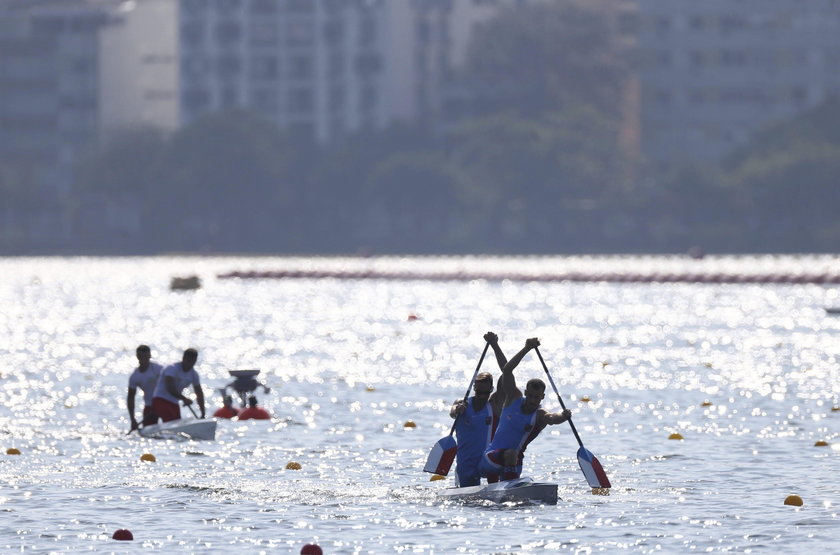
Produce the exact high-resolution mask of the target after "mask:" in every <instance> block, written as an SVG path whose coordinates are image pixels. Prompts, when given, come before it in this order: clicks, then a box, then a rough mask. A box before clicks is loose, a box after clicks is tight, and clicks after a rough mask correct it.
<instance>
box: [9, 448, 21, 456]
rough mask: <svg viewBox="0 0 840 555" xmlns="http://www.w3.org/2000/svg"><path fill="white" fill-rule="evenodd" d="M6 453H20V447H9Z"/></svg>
mask: <svg viewBox="0 0 840 555" xmlns="http://www.w3.org/2000/svg"><path fill="white" fill-rule="evenodd" d="M6 454H7V455H20V449H18V448H17V447H9V448H8V449H6Z"/></svg>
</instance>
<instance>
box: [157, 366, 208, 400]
mask: <svg viewBox="0 0 840 555" xmlns="http://www.w3.org/2000/svg"><path fill="white" fill-rule="evenodd" d="M167 377H170V378H173V379H174V380H175V391H177V392H178V393H181V392H182V391H183V390H184V388H185V387H187V386H188V385H190V384H192V385H193V386H198V385H201V384H200V382H199V381H198V372H196V371H195V368H190V369H189V370H188V371H186V372H184V365H183V364H182V363H180V362H176V363H175V364H171V365H169V366H167V367H166V368H164V369H163V372H161V373H160V379H159V380H158V382H157V387H155V395H154V396H155V397H160V398H161V399H166V400H167V401H169V402H170V403H175V404H176V405H177V404H178V401H179V399H178V398H177V397H174V396H172V395H171V394H170V393H169V392H168V391H167V390H166V378H167Z"/></svg>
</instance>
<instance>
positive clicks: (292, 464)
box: [286, 461, 300, 470]
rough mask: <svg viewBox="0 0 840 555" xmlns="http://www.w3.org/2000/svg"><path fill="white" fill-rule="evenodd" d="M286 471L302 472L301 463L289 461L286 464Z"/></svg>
mask: <svg viewBox="0 0 840 555" xmlns="http://www.w3.org/2000/svg"><path fill="white" fill-rule="evenodd" d="M286 470H300V463H298V462H295V461H289V462H288V463H287V464H286Z"/></svg>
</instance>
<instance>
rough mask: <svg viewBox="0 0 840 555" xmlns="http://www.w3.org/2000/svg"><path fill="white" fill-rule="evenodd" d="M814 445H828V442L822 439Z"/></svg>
mask: <svg viewBox="0 0 840 555" xmlns="http://www.w3.org/2000/svg"><path fill="white" fill-rule="evenodd" d="M814 447H828V442H827V441H823V440H821V439H820V440H818V441H817V442H816V443H815V444H814Z"/></svg>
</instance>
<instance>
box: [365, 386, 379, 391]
mask: <svg viewBox="0 0 840 555" xmlns="http://www.w3.org/2000/svg"><path fill="white" fill-rule="evenodd" d="M365 391H376V388H375V387H373V386H372V385H369V386H367V387H366V388H365Z"/></svg>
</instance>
